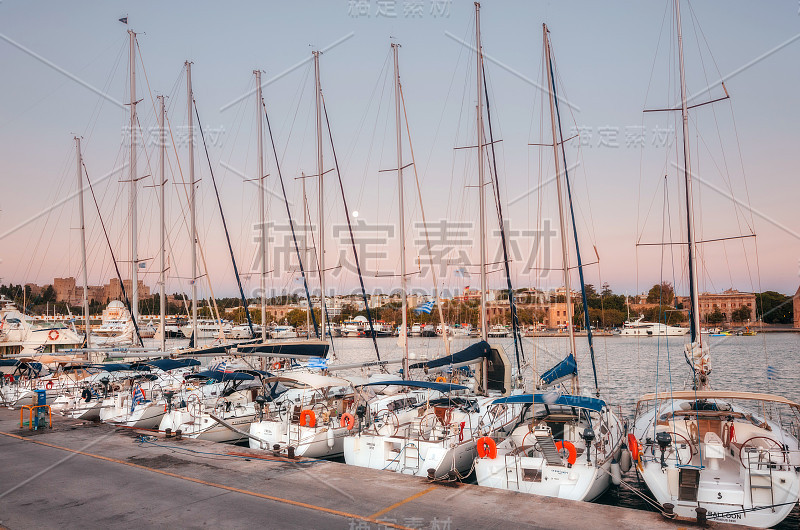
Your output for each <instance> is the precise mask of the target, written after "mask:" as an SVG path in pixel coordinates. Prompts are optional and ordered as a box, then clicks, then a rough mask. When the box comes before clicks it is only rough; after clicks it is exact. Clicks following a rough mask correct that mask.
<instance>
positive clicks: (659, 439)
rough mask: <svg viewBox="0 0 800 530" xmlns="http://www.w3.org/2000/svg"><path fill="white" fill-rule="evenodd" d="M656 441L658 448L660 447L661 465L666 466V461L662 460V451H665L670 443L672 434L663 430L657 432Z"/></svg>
mask: <svg viewBox="0 0 800 530" xmlns="http://www.w3.org/2000/svg"><path fill="white" fill-rule="evenodd" d="M656 443H657V444H658V448H659V449H661V467H667V463H666V462H665V461H664V453H666V451H667V448H668V447H669V446H670V445H672V436H670V435H669V433H668V432H665V431H660V432H657V433H656Z"/></svg>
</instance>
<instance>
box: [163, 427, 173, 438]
mask: <svg viewBox="0 0 800 530" xmlns="http://www.w3.org/2000/svg"><path fill="white" fill-rule="evenodd" d="M164 436H166V437H167V438H172V429H170V428H169V427H167V428H166V429H164Z"/></svg>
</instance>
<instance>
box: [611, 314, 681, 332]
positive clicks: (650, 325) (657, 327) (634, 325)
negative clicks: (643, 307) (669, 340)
mask: <svg viewBox="0 0 800 530" xmlns="http://www.w3.org/2000/svg"><path fill="white" fill-rule="evenodd" d="M687 333H689V328H683V327H679V326H669V325H667V324H664V323H662V322H645V321H644V315H641V316H640V317H639V318H637V319H636V320H634V321H633V322H631V321H630V320H628V321H626V322H625V324H623V326H622V329H621V330H620V333H619V334H620V335H623V336H634V337H654V336H661V337H664V336H666V337H676V336H680V335H686V334H687Z"/></svg>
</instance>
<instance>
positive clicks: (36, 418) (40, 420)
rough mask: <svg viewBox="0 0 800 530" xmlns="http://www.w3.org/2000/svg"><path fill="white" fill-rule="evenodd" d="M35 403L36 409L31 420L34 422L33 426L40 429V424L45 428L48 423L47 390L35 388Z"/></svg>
mask: <svg viewBox="0 0 800 530" xmlns="http://www.w3.org/2000/svg"><path fill="white" fill-rule="evenodd" d="M34 392H35V394H34V395H33V404H34V406H35V407H37V408H35V409H34V410H35V411H36V412H35V413H34V414H33V417H32V418H31V420H30V421H32V422H33V428H34V429H37V430H38V429H39V425H41V426H42V428H44V426H45V425H47V406H46V405H47V390H34Z"/></svg>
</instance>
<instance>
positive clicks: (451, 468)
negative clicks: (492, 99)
mask: <svg viewBox="0 0 800 530" xmlns="http://www.w3.org/2000/svg"><path fill="white" fill-rule="evenodd" d="M478 7H479V6H478V4H476V10H477V9H478ZM476 14H477V11H476ZM476 37H477V41H478V42H480V30H479V29H478V31H477V32H476ZM398 48H399V44H396V43H393V44H392V55H393V59H394V81H395V83H394V85H395V86H394V89H395V98H394V99H395V111H396V123H395V125H396V134H397V169H396V170H397V175H398V199H399V201H398V202H399V212H400V226H401V231H400V254H401V259H400V263H401V270H400V276H401V297H402V323H401V325H400V341H399V342H400V345H401V346H402V347H403V349H404V358H403V372H402V375H403V379H402V380H392V379H391V378H383V380H373V381H371V382H370V383H368V384H366V385H362V386H361V387H359V391H360V392H362V393H363V394H364V398H365V401H366V406H365V407H362V409H361V410H362V411H363V414H362V416H361V417H359V422H360V423H359V431H358V432H357V433H355V434H352V435H350V436H348V437H346V438H345V439H344V457H345V461H346V462H347V463H348V464H351V465H357V466H362V467H371V468H373V469H381V470H390V471H394V472H397V473H405V474H413V475H417V476H427V477H428V478H429V479H441V478H444V477H448V478H449V479H455V478H458V479H461V478H464V477H465V476H466V475H468V474H469V472H470V469H471V467H472V462H473V461H474V459H475V456H476V455H477V451H478V449H477V447H478V446H477V444H476V440H478V439H479V438H481V437H483V436H485V435H487V434H490V433H493V432H495V431H497V430H503V429H508V428H509V427H510V426H513V424H514V421H515V416H516V413H517V411H518V410H519V407H517V406H505V405H493V401H494V400H495V399H497V398H498V397H500V396H503V395H508V394H509V393H510V392H511V387H512V384H511V366H510V364H509V362H508V358H507V357H506V355H505V352H504V351H503V349H502V348H498V347H495V346H491V345H489V343H488V342H487V341H486V338H487V336H488V329H487V325H486V324H487V323H486V294H485V293H486V267H485V265H486V264H485V256H486V254H485V237H484V236H485V234H484V225H485V223H484V221H485V210H484V200H485V193H484V192H483V188H484V187H483V186H479V188H480V190H481V193H480V222H481V238H480V243H481V286H482V295H481V298H482V299H481V315H482V317H481V319H482V320H481V321H482V334H483V336H482V338H483V340H481V341H480V342H478V343H476V344H473V345H471V346H469V347H468V348H466V349H465V350H462V351H460V352H457V353H455V354H453V355H446V356H444V357H441V358H439V359H434V360H432V361H425V362H417V363H414V364H409V356H408V341H407V340H405V339H406V330H407V322H406V320H407V319H406V308H407V299H406V281H405V280H406V269H405V241H404V232H403V226H404V219H403V179H402V170H403V167H404V165H403V160H402V134H401V106H402V89H401V84H400V70H399V58H398ZM479 55H480V54H479ZM479 61H480V59H479ZM482 90H483V87H482V83H481V77H480V76H479V77H478V93H479V95H480V94H481V93H482V92H481V91H482ZM478 107H479V108H478V120H477V127H478V131H480V133H479V134H480V135H481V137H482V133H483V123H482V113H483V111H482V108H481V105H480V104H479V106H478ZM478 143H479V146H478V160H479V161H481V163H480V164H479V180H480V181H481V182H483V181H484V173H483V170H484V165H483V163H482V162H483V145H484V142H483V141H479V142H478ZM412 153H413V151H412ZM412 164H413V160H412ZM410 165H411V164H410ZM437 297H438V295H437ZM440 317H441V312H440ZM441 320H442V321H443V319H441ZM415 329H417V330H420V331H419V332H420V333H422V331H421V329H422V328H421V327H420V326H419V324H414V325H413V326H412V327H411V332H410V335H412V336H413V335H414V334H415ZM442 338H443V340H444V341H445V343H446V344H447V340H448V339H447V335H446V334H444V335H443V337H442ZM469 365H474V366H475V367H476V369H475V371H474V373H475V375H474V378H473V377H468V382H471V383H472V386H473V388H472V389H470V388H468V386H462V385H459V384H455V383H454V381H453V378H454V376H455V373H456V370H457V369H458V368H462V367H467V366H469ZM412 369H423V370H424V371H425V372H426V374H427V376H428V377H434V376H435V377H436V381H435V382H432V381H415V380H412V379H409V376H410V375H411V374H410V371H411V370H412ZM448 371H449V373H450V381H448V378H447V377H445V375H444V374H445V373H447V372H448ZM436 374H438V375H436ZM375 379H377V378H375ZM375 388H378V389H380V393H379V394H378V395H376V396H369V395H368V394H367V391H368V390H369V389H375ZM469 390H472V392H469ZM490 391H491V395H490ZM476 394H477V395H476ZM480 394H483V395H480Z"/></svg>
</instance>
